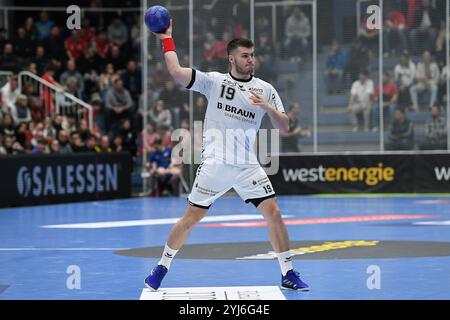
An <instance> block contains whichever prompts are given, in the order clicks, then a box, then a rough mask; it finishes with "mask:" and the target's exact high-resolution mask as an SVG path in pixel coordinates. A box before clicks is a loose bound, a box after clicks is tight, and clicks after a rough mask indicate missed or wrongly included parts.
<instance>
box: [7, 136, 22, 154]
mask: <svg viewBox="0 0 450 320" xmlns="http://www.w3.org/2000/svg"><path fill="white" fill-rule="evenodd" d="M3 148H4V151H5V152H6V154H7V155H8V154H19V153H22V151H23V147H22V146H21V145H20V144H19V143H17V142H15V141H14V137H13V136H3Z"/></svg>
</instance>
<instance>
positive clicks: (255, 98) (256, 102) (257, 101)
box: [250, 91, 273, 111]
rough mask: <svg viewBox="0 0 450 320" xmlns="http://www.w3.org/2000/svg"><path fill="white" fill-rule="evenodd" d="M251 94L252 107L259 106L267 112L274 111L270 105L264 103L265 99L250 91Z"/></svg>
mask: <svg viewBox="0 0 450 320" xmlns="http://www.w3.org/2000/svg"><path fill="white" fill-rule="evenodd" d="M250 93H251V94H252V95H251V96H250V100H252V105H254V106H259V107H261V108H263V109H264V110H266V111H269V110H272V109H273V107H272V106H271V105H270V104H269V103H267V102H266V101H264V99H263V98H261V97H260V96H258V95H257V94H256V93H254V92H253V91H250Z"/></svg>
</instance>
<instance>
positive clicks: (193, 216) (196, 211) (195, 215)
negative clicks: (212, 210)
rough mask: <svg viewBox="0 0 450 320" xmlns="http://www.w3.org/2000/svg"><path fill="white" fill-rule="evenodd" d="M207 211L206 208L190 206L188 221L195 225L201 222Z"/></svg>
mask: <svg viewBox="0 0 450 320" xmlns="http://www.w3.org/2000/svg"><path fill="white" fill-rule="evenodd" d="M206 212H207V211H205V210H204V209H200V208H195V207H191V208H189V211H188V213H187V215H186V218H187V219H186V220H187V223H188V224H189V225H190V226H193V225H195V224H196V223H198V222H200V220H202V219H203V218H204V217H205V215H206Z"/></svg>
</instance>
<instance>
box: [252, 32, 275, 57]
mask: <svg viewBox="0 0 450 320" xmlns="http://www.w3.org/2000/svg"><path fill="white" fill-rule="evenodd" d="M256 48H258V53H257V56H258V57H263V58H264V61H266V62H267V63H269V64H270V63H272V62H274V59H275V48H274V45H273V43H272V40H271V39H270V37H269V33H268V32H262V33H260V34H259V37H258V40H257V41H256Z"/></svg>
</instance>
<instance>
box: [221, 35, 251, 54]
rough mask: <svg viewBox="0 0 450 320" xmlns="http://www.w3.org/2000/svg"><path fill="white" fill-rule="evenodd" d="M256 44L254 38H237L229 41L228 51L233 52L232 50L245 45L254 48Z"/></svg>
mask: <svg viewBox="0 0 450 320" xmlns="http://www.w3.org/2000/svg"><path fill="white" fill-rule="evenodd" d="M254 46H255V45H254V44H253V41H252V40H249V39H245V38H236V39H233V40H231V41H230V42H228V45H227V53H228V54H231V52H232V51H234V50H236V49H237V48H238V47H244V48H248V49H250V48H253V47H254Z"/></svg>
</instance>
